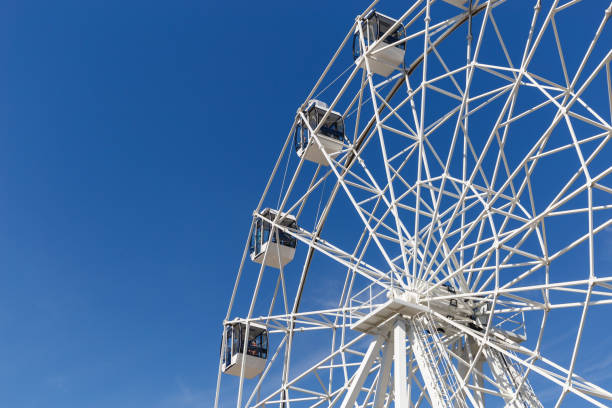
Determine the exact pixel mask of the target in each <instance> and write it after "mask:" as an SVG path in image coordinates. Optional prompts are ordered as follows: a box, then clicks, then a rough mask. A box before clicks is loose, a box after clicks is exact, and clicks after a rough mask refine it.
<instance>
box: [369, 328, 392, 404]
mask: <svg viewBox="0 0 612 408" xmlns="http://www.w3.org/2000/svg"><path fill="white" fill-rule="evenodd" d="M388 337H389V340H387V343H385V346H384V349H383V358H382V365H381V367H380V371H379V374H378V383H377V384H376V395H375V397H374V405H373V408H383V406H384V403H385V395H386V394H387V387H388V385H389V377H390V376H391V363H392V362H393V344H394V342H393V336H392V335H390V334H389V336H388ZM389 399H391V395H389Z"/></svg>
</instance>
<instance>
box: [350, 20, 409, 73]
mask: <svg viewBox="0 0 612 408" xmlns="http://www.w3.org/2000/svg"><path fill="white" fill-rule="evenodd" d="M396 22H397V20H394V19H392V18H391V17H387V16H385V15H383V14H380V13H377V12H376V11H374V10H372V11H370V12H369V13H368V14H367V15H366V16H365V18H364V19H363V20H361V22H360V24H361V31H362V32H363V36H364V38H363V44H365V49H363V45H362V42H361V38H360V33H359V27H357V29H356V30H355V35H354V36H353V59H354V60H355V64H357V65H358V66H360V67H361V68H364V69H365V68H366V66H365V59H364V55H365V54H366V53H368V55H367V59H368V63H369V65H370V69H371V70H372V72H373V73H375V74H379V75H382V76H385V77H386V76H389V75H391V73H392V72H393V71H394V70H396V69H397V68H399V67H400V66H402V65H403V63H404V54H405V53H406V43H405V42H402V43H399V44H395V43H397V42H398V41H400V40H401V39H403V38H405V37H406V31H405V29H404V26H403V25H401V24H399V25H398V26H397V27H396V28H395V29H394V30H393V32H390V33H389V34H388V35H387V33H388V32H389V30H390V29H391V27H393V25H394V24H395V23H396ZM382 37H384V39H383V40H382V41H380V42H379V43H378V44H377V45H374V44H375V43H376V42H377V41H378V40H379V39H380V38H382ZM392 44H395V45H392Z"/></svg>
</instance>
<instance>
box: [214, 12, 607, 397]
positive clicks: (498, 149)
mask: <svg viewBox="0 0 612 408" xmlns="http://www.w3.org/2000/svg"><path fill="white" fill-rule="evenodd" d="M409 3H410V4H409V7H408V8H407V9H406V10H404V11H403V14H401V16H397V15H396V17H398V18H397V20H396V23H395V25H394V26H393V27H392V28H391V29H390V30H389V32H391V31H393V30H394V29H396V28H398V27H400V25H403V27H404V28H405V35H404V36H403V37H402V38H401V39H399V40H398V41H397V42H395V43H391V44H386V43H384V36H383V38H380V39H379V40H378V42H377V45H379V44H385V45H384V46H383V47H382V49H384V47H393V46H397V45H398V44H399V43H403V44H404V48H405V50H406V51H405V52H406V57H405V61H406V63H405V64H404V66H401V67H399V69H396V70H395V71H394V72H393V73H392V74H391V75H390V76H389V77H382V76H380V75H375V74H374V73H373V72H372V70H371V67H370V65H371V59H370V58H371V57H373V56H374V54H376V53H377V52H381V51H380V50H381V47H378V48H376V47H370V48H369V49H368V50H367V51H366V52H365V53H364V55H361V56H360V58H361V60H359V61H357V62H358V63H357V64H355V63H353V61H352V60H350V59H348V58H347V53H348V52H347V49H349V48H350V43H351V38H354V41H361V42H362V43H361V45H362V46H363V49H366V47H365V44H364V43H363V41H364V40H363V38H364V34H363V25H362V24H361V22H362V21H363V19H364V18H366V16H367V15H368V13H370V12H371V10H373V9H374V8H376V9H377V10H381V11H385V10H383V9H384V7H386V5H385V4H384V3H383V2H381V3H380V4H378V2H377V1H375V2H374V3H372V4H371V5H370V6H369V7H368V9H366V10H365V11H364V12H363V13H362V14H361V15H360V16H358V17H357V19H356V20H355V23H354V24H353V26H352V27H351V28H350V29H349V30H348V33H347V35H346V37H345V38H344V40H343V41H342V42H341V44H340V46H339V47H338V49H337V51H336V52H335V54H334V55H333V57H332V59H331V61H330V62H329V64H328V66H327V67H326V68H325V70H324V72H323V74H322V75H321V77H320V78H319V80H318V81H317V82H316V84H315V86H314V88H313V89H312V91H311V92H310V93H309V95H308V97H307V98H306V101H305V102H304V105H303V106H302V107H301V108H300V109H298V113H297V114H296V117H295V120H294V124H293V127H292V129H291V131H290V132H289V135H288V137H287V138H286V140H285V143H284V145H283V146H282V150H281V153H280V155H279V157H278V160H277V162H276V165H275V166H274V169H273V172H272V174H271V176H270V178H269V180H268V183H267V185H266V187H265V190H264V193H263V195H262V198H261V200H260V202H259V203H258V205H257V207H256V210H255V212H254V217H255V218H256V219H257V218H258V217H259V218H261V212H260V210H261V209H262V208H263V207H264V205H267V206H268V207H273V208H275V209H276V210H277V212H276V213H274V214H276V216H275V218H274V220H272V221H271V223H272V225H273V229H272V234H278V233H279V232H284V233H286V234H289V235H291V236H293V237H294V238H296V239H297V241H298V244H297V253H296V256H295V259H294V260H293V261H292V262H291V263H289V264H287V265H285V266H283V265H282V264H281V262H280V261H279V262H278V264H279V268H280V269H275V268H270V267H266V266H265V265H256V264H253V263H250V262H247V259H248V242H249V241H250V240H251V233H252V229H253V228H251V232H250V233H249V240H248V242H247V245H246V246H245V249H244V254H243V258H242V261H241V263H240V267H239V270H238V274H237V279H236V283H235V286H234V290H233V293H232V297H231V300H230V302H229V303H230V304H229V308H228V312H227V316H226V319H225V321H224V325H225V324H228V323H243V324H245V325H246V331H247V333H248V330H249V325H251V324H254V323H257V324H259V325H263V326H265V327H267V330H268V336H269V338H270V348H269V351H268V355H267V361H266V365H265V369H264V370H263V372H262V373H261V374H260V375H259V376H258V377H257V378H255V379H253V380H246V379H245V378H244V375H243V376H240V377H228V376H225V375H223V373H222V367H221V364H220V366H219V374H218V381H217V392H216V397H215V398H216V399H215V404H214V406H215V408H217V407H219V408H220V407H230V406H234V405H235V406H237V407H239V408H240V407H271V406H278V407H286V408H289V407H293V408H297V407H339V408H348V407H351V408H353V407H373V408H383V407H384V408H386V407H391V406H394V407H402V408H403V407H424V406H432V407H485V406H510V407H542V406H561V405H565V404H566V403H567V404H570V405H571V404H572V401H573V404H575V405H574V406H585V405H594V406H599V407H605V406H607V405H608V404H610V401H612V393H611V392H609V391H608V390H606V389H605V387H604V386H603V385H602V384H601V383H600V382H599V381H598V379H599V380H601V381H604V382H605V380H606V377H605V375H604V376H602V373H603V374H605V373H606V372H607V371H609V370H610V369H611V366H604V365H602V366H601V367H600V372H599V373H598V372H596V371H593V370H590V369H586V370H585V365H584V364H582V362H583V361H586V359H587V356H588V354H586V352H585V350H584V347H595V346H597V345H598V344H599V345H602V347H603V349H602V350H604V351H603V352H604V354H603V355H600V357H601V358H603V359H608V360H610V351H609V350H610V349H609V346H611V345H612V343H611V342H610V341H609V340H606V339H607V338H609V337H610V328H609V327H607V326H606V322H605V316H606V314H608V315H609V313H610V311H612V310H611V309H609V307H610V306H608V305H610V304H612V273H610V267H611V266H612V263H611V261H610V257H609V254H610V253H611V252H612V244H611V243H612V238H611V237H610V235H609V234H610V233H611V231H612V230H611V228H612V217H611V216H610V214H611V211H612V176H611V173H612V149H611V147H610V144H609V141H610V139H611V137H612V126H611V121H612V80H611V69H610V62H611V60H612V51H611V50H610V45H611V44H612V42H611V41H610V39H611V38H612V35H611V33H610V28H609V27H608V26H607V22H608V20H609V18H610V15H611V14H612V4H610V3H609V2H608V1H607V0H606V1H591V0H589V1H583V2H581V1H579V0H563V1H561V0H551V1H539V0H537V1H517V0H514V1H511V0H507V1H504V0H489V1H478V0H473V1H468V2H461V1H459V2H457V1H454V2H444V1H440V0H438V1H433V0H431V1H430V0H412V1H411V2H409ZM450 3H454V5H453V4H450ZM587 18H588V19H589V20H588V21H589V23H586V21H587V20H585V19H587ZM580 19H582V20H580ZM347 61H348V62H347ZM408 62H410V63H408ZM347 65H348V68H346V66H347ZM344 68H346V69H344ZM335 74H338V75H337V76H335ZM321 95H323V96H324V97H326V98H327V99H326V100H327V102H328V104H329V109H330V110H332V109H333V110H335V111H337V112H339V113H340V114H341V115H342V117H343V118H344V121H345V123H346V128H347V134H346V136H345V140H344V145H343V148H342V150H341V151H340V153H339V154H337V155H333V157H332V156H331V155H329V154H327V153H326V151H325V149H324V148H323V145H322V144H321V141H320V140H319V138H318V137H314V141H313V143H316V145H317V146H318V147H319V148H320V149H321V152H322V153H323V154H324V156H325V159H326V161H327V166H325V165H319V164H314V163H312V162H307V161H306V160H305V159H304V157H301V158H299V157H298V156H297V155H296V154H295V152H294V151H293V149H292V148H291V147H292V143H293V133H294V131H295V127H296V124H297V123H298V122H300V121H302V122H303V123H308V121H307V120H306V118H305V116H304V113H303V110H302V108H303V107H304V106H306V104H307V103H308V102H309V101H310V100H311V99H313V98H315V97H316V98H319V97H320V96H321ZM309 126H310V125H309ZM319 127H320V125H319ZM309 130H310V131H311V132H312V133H313V134H316V132H317V130H318V128H317V129H312V128H309ZM296 157H297V160H296ZM283 170H284V172H283ZM277 200H278V201H277ZM282 214H292V215H294V216H295V218H296V219H297V223H298V225H299V227H297V228H290V227H288V226H285V225H283V224H282V223H281V222H280V218H281V217H282ZM277 236H278V235H277ZM271 248H273V247H271ZM277 248H278V247H277ZM272 256H274V254H272ZM278 256H279V257H280V254H279V255H278ZM251 268H252V269H251ZM240 304H248V308H246V307H245V308H244V310H238V309H239V305H240ZM237 316H238V317H237ZM602 317H603V318H604V320H602ZM594 319H599V320H594ZM592 321H594V322H593V323H592ZM608 321H609V318H608ZM224 327H225V326H224ZM223 333H225V331H224V332H223ZM224 336H225V334H224ZM247 338H248V336H247ZM225 343H226V339H225V337H223V343H222V344H225ZM244 347H245V351H246V345H245V346H244ZM222 349H223V346H222ZM605 350H607V354H605V353H606V351H605ZM242 364H243V367H242V369H243V372H244V364H245V363H242ZM580 370H583V371H585V372H586V373H585V374H584V375H583V374H581V372H580ZM586 374H589V375H586ZM551 390H552V391H551ZM576 401H579V402H576Z"/></svg>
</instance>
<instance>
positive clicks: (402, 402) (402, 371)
mask: <svg viewBox="0 0 612 408" xmlns="http://www.w3.org/2000/svg"><path fill="white" fill-rule="evenodd" d="M406 378H407V376H406V323H405V321H404V320H402V319H397V320H396V321H395V323H394V325H393V384H394V386H393V389H394V393H395V406H396V407H397V408H399V407H407V406H408V393H407V392H406Z"/></svg>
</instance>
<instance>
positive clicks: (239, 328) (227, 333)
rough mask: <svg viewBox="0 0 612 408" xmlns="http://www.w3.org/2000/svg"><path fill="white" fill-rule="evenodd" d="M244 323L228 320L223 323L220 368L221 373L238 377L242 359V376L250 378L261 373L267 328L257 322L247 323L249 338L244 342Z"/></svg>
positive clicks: (264, 363) (265, 354) (266, 357)
mask: <svg viewBox="0 0 612 408" xmlns="http://www.w3.org/2000/svg"><path fill="white" fill-rule="evenodd" d="M246 326H247V325H246V323H244V322H228V323H225V324H224V335H223V336H222V337H223V339H224V340H225V341H224V342H223V341H222V344H221V369H222V371H223V373H225V374H229V375H233V376H237V377H240V373H241V371H242V365H243V361H244V377H245V378H248V379H251V378H254V377H255V376H257V375H259V374H261V373H262V372H263V370H264V368H265V366H266V360H267V359H268V347H269V346H268V329H267V328H266V326H264V325H262V324H258V323H250V324H249V330H248V333H249V335H248V336H249V338H248V341H247V342H246V354H244V350H245V343H244V338H245V333H246V329H247V327H246Z"/></svg>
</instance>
